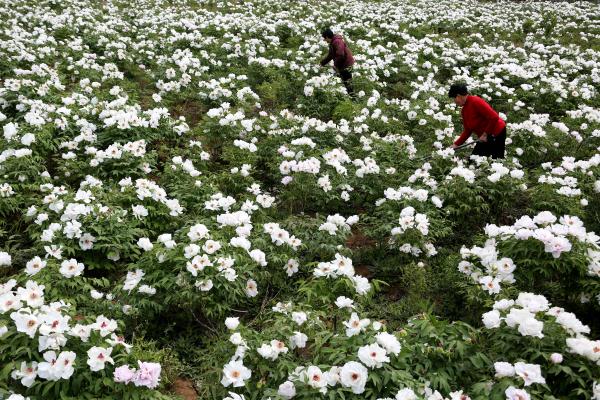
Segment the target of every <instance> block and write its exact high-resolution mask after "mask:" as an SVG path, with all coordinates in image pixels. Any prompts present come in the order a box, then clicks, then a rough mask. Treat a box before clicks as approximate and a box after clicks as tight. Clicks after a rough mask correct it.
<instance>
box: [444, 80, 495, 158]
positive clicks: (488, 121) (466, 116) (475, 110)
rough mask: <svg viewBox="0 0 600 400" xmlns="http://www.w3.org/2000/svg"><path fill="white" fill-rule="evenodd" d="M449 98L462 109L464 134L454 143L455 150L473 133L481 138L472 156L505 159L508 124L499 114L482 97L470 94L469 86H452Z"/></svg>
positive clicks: (459, 84) (460, 84)
mask: <svg viewBox="0 0 600 400" xmlns="http://www.w3.org/2000/svg"><path fill="white" fill-rule="evenodd" d="M448 96H449V97H451V98H453V99H454V103H455V104H456V105H457V106H459V107H462V110H461V114H462V120H463V127H464V129H463V132H462V134H461V135H460V136H459V137H458V139H456V140H455V141H454V144H453V145H452V148H453V149H455V148H457V147H458V146H460V145H461V144H463V143H464V142H465V140H467V138H468V137H469V136H470V135H471V133H475V134H476V135H477V137H478V138H479V139H478V141H477V144H476V145H475V148H474V149H473V153H471V154H472V155H477V156H491V157H492V158H504V146H505V141H506V123H505V122H504V121H503V120H502V119H501V118H500V116H499V115H498V113H497V112H496V111H495V110H494V109H493V108H492V107H491V106H490V105H489V104H488V103H487V102H486V101H485V100H483V99H482V98H481V97H477V96H472V95H470V94H469V91H468V89H467V85H465V84H462V83H455V84H453V85H452V86H450V91H449V92H448Z"/></svg>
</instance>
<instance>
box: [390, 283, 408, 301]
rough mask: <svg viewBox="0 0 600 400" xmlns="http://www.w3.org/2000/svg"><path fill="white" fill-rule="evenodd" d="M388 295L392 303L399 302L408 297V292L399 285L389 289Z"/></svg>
mask: <svg viewBox="0 0 600 400" xmlns="http://www.w3.org/2000/svg"><path fill="white" fill-rule="evenodd" d="M386 295H387V297H388V299H390V300H391V301H397V300H400V299H401V298H402V297H404V296H405V295H406V291H405V290H404V289H403V288H402V287H400V286H399V285H394V286H390V287H389V289H388V291H387V293H386Z"/></svg>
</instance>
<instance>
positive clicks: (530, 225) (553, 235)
mask: <svg viewBox="0 0 600 400" xmlns="http://www.w3.org/2000/svg"><path fill="white" fill-rule="evenodd" d="M485 233H486V234H487V236H488V237H490V239H488V240H487V241H486V242H485V245H484V247H478V246H474V247H473V248H471V249H467V248H466V247H463V248H461V251H460V253H461V256H462V258H463V261H461V262H460V263H459V265H458V269H459V271H460V272H462V273H464V274H466V275H469V276H470V277H471V278H472V279H473V280H474V281H476V282H478V283H479V284H480V285H481V287H482V289H483V290H486V291H487V292H488V293H489V294H498V293H500V291H501V286H500V284H501V283H502V282H505V283H509V284H512V283H514V282H515V279H514V274H513V273H514V271H515V269H516V265H515V263H514V262H513V260H511V259H510V258H508V257H500V255H499V254H498V250H497V248H496V246H497V241H504V240H509V239H516V240H536V241H539V242H541V243H542V244H543V245H544V251H545V252H546V253H550V254H552V256H553V257H554V258H559V257H560V255H561V254H562V253H564V252H569V251H571V249H572V247H573V241H579V242H580V243H582V244H584V245H586V247H587V253H586V254H585V255H586V256H587V258H588V260H589V265H588V274H589V275H590V276H598V270H599V266H598V262H599V253H598V252H599V251H600V248H599V247H598V246H599V244H600V237H598V236H597V235H596V234H595V233H594V232H587V231H586V229H585V227H584V226H583V222H582V221H581V220H580V219H579V218H578V217H575V216H569V215H565V216H562V217H560V219H558V218H556V217H555V216H554V215H553V214H552V213H550V212H549V211H542V212H540V213H539V214H538V215H536V216H535V217H534V218H531V217H529V216H523V217H521V218H519V219H518V220H517V221H516V222H515V223H514V224H513V225H507V226H496V225H493V224H491V225H487V226H486V227H485ZM473 258H475V259H477V261H478V262H479V263H480V264H481V266H482V268H480V267H478V266H476V265H475V264H474V263H473V262H472V261H469V260H472V259H473Z"/></svg>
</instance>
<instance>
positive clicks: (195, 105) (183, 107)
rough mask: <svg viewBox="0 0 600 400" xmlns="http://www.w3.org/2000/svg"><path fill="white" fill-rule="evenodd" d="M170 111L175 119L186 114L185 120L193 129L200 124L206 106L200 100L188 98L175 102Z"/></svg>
mask: <svg viewBox="0 0 600 400" xmlns="http://www.w3.org/2000/svg"><path fill="white" fill-rule="evenodd" d="M169 113H170V114H171V116H172V117H173V118H174V119H177V118H179V117H180V116H184V117H185V122H186V123H187V124H188V125H189V127H190V129H193V128H195V127H196V126H197V125H198V122H200V120H201V119H202V116H204V113H206V107H205V106H204V104H202V103H200V102H199V101H198V100H193V99H186V100H183V101H180V102H177V103H175V104H174V105H173V106H172V107H171V109H170V110H169Z"/></svg>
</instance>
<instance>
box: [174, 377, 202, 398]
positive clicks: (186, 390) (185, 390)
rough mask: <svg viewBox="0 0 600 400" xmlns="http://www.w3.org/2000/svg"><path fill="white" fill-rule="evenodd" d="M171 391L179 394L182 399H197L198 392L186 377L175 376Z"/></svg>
mask: <svg viewBox="0 0 600 400" xmlns="http://www.w3.org/2000/svg"><path fill="white" fill-rule="evenodd" d="M173 393H175V394H176V395H178V396H180V397H181V398H183V399H184V400H197V399H198V394H197V393H196V390H195V389H194V385H192V382H191V381H190V380H188V379H184V378H177V380H175V382H174V383H173Z"/></svg>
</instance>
